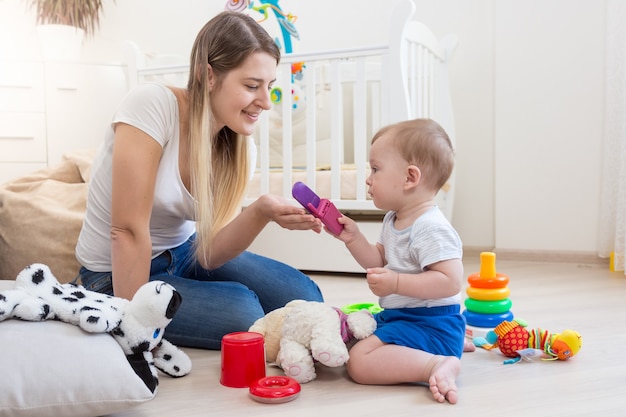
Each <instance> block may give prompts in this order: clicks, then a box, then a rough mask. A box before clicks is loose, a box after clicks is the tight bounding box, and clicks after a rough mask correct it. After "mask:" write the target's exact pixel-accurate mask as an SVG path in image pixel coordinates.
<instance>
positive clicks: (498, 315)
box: [463, 252, 513, 337]
mask: <svg viewBox="0 0 626 417" xmlns="http://www.w3.org/2000/svg"><path fill="white" fill-rule="evenodd" d="M467 282H468V284H469V287H467V289H466V293H467V295H468V297H469V298H467V299H465V302H464V304H465V308H466V310H465V311H463V316H465V320H466V322H467V324H468V325H469V326H475V327H478V328H483V329H486V330H485V332H486V331H487V330H489V329H493V328H494V327H496V326H497V325H498V324H500V323H502V322H503V321H505V320H512V319H513V313H512V312H511V306H512V304H513V303H512V301H511V299H510V298H509V295H510V294H511V289H510V288H509V287H508V284H509V277H508V276H507V275H505V274H500V273H497V272H496V254H495V253H493V252H482V253H481V254H480V272H477V273H474V274H471V275H470V276H469V277H468V278H467ZM467 333H468V334H467V336H470V337H473V336H475V335H474V334H472V329H471V328H468V332H467Z"/></svg>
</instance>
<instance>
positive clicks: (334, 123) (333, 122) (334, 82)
mask: <svg viewBox="0 0 626 417" xmlns="http://www.w3.org/2000/svg"><path fill="white" fill-rule="evenodd" d="M339 64H340V61H339V60H336V59H334V60H332V61H331V63H330V68H331V69H330V89H331V91H332V92H333V94H332V96H331V103H330V111H331V113H330V149H331V155H330V176H331V180H330V181H331V187H330V199H333V200H338V199H340V198H341V176H340V175H341V172H340V169H341V162H342V159H343V158H342V156H343V103H342V96H343V94H342V91H343V90H342V85H341V68H340V65H339Z"/></svg>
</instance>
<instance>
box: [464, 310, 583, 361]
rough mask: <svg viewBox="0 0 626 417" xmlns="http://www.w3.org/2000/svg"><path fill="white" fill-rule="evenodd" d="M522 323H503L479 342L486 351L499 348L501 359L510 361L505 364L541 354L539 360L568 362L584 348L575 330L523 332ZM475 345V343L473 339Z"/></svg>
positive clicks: (525, 325)
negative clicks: (502, 357) (505, 357)
mask: <svg viewBox="0 0 626 417" xmlns="http://www.w3.org/2000/svg"><path fill="white" fill-rule="evenodd" d="M526 327H527V324H526V322H525V321H524V320H521V319H515V320H513V321H504V322H502V323H500V324H499V325H497V326H496V328H495V329H493V331H490V332H488V333H487V337H486V339H485V340H484V341H482V343H475V344H477V345H478V346H479V347H482V348H484V349H487V350H491V349H494V348H496V347H497V348H499V349H500V352H502V354H503V355H504V356H507V357H509V358H513V359H510V360H507V361H504V363H505V364H509V363H515V362H519V361H520V360H521V359H522V358H530V357H533V356H536V353H537V352H539V353H540V354H543V357H542V358H541V359H542V360H557V359H558V360H562V361H564V360H567V359H569V358H571V357H572V356H574V355H576V354H577V353H578V351H579V350H580V348H581V347H582V345H583V340H582V336H581V335H580V333H578V332H577V331H575V330H570V329H568V330H564V331H562V332H561V333H550V332H549V331H548V330H545V329H530V330H528V329H526ZM475 342H476V340H475Z"/></svg>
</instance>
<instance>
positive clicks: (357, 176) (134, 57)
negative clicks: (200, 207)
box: [124, 0, 457, 272]
mask: <svg viewBox="0 0 626 417" xmlns="http://www.w3.org/2000/svg"><path fill="white" fill-rule="evenodd" d="M415 10H416V7H415V4H414V3H413V1H411V0H399V1H398V3H397V4H396V6H395V7H394V9H393V10H392V13H391V18H390V22H389V26H388V27H389V35H388V44H387V45H382V46H372V47H361V48H353V49H343V50H329V51H320V52H314V53H294V54H288V55H285V56H283V58H282V59H281V63H280V65H279V68H278V71H277V81H276V85H275V87H277V90H276V91H274V98H275V99H276V101H277V103H276V104H275V105H274V107H273V109H272V110H270V111H269V112H264V113H263V116H262V118H261V120H260V121H259V123H258V128H257V132H256V133H255V143H256V144H257V149H258V158H257V169H256V173H255V175H254V178H253V179H252V181H251V183H250V186H249V190H248V194H247V196H246V198H245V201H244V207H245V206H246V205H248V204H250V202H252V201H254V199H256V198H257V197H258V196H259V195H260V194H263V193H268V192H271V193H273V194H280V195H283V196H284V197H285V198H288V199H292V198H291V187H292V185H293V183H294V182H295V181H303V182H305V183H307V184H308V185H309V186H310V187H311V188H313V189H314V190H316V192H317V193H318V194H319V195H320V196H322V197H326V198H329V199H331V200H332V201H333V202H334V204H335V205H336V206H337V207H338V208H339V209H340V210H341V211H342V212H345V213H348V214H350V215H352V216H359V218H361V219H363V221H362V222H361V223H362V229H363V230H364V231H365V232H366V234H368V235H369V236H368V237H370V239H372V240H375V239H376V238H377V233H378V226H379V223H378V222H379V220H380V216H381V214H382V212H380V211H378V210H377V208H376V207H375V206H374V205H373V203H372V201H371V200H370V199H368V195H367V186H366V185H365V179H366V177H367V175H368V171H369V167H368V162H367V161H368V155H367V154H368V149H369V142H370V140H371V137H372V135H373V134H374V133H375V132H376V131H377V130H378V129H379V128H380V127H382V126H384V125H386V124H389V123H393V122H397V121H401V120H406V119H410V118H417V117H428V118H432V119H434V120H436V121H437V122H439V123H440V124H441V125H442V126H443V127H444V129H445V130H446V131H447V132H448V134H449V136H450V138H451V139H452V141H453V143H454V141H455V131H454V115H453V111H452V105H451V100H450V91H449V80H448V70H447V65H448V59H449V57H450V56H451V54H452V52H453V50H454V48H455V46H456V43H457V39H456V36H454V35H448V36H447V37H445V38H443V39H442V40H438V39H437V38H436V37H435V35H434V34H433V33H432V32H431V31H430V29H429V28H428V27H426V26H425V25H423V24H421V23H419V22H417V21H413V20H411V19H412V18H413V15H414V14H415ZM124 50H125V59H126V64H127V68H128V82H129V87H133V86H134V85H136V84H138V83H141V82H145V81H149V80H156V81H162V82H166V83H169V84H172V85H180V86H182V85H186V80H187V74H188V69H187V63H181V61H180V60H178V61H177V62H176V61H174V62H172V60H173V59H174V58H172V57H167V56H146V55H145V54H143V53H142V52H141V50H140V48H139V47H138V46H137V45H135V44H134V43H132V42H126V43H125V49H124ZM294 69H297V71H296V70H294ZM279 93H282V94H279ZM279 97H280V100H278V98H279ZM453 196H454V174H453V176H452V177H451V178H450V180H449V181H448V183H447V184H446V185H445V186H444V187H443V188H442V190H441V191H440V192H439V194H438V196H437V200H438V204H439V206H440V208H441V209H442V210H443V212H444V213H445V214H446V216H447V217H448V218H451V217H452V204H453ZM294 204H295V202H294ZM363 216H366V217H363ZM369 216H371V217H369ZM304 235H307V236H304ZM278 242H281V243H278ZM337 244H338V243H336V241H335V240H334V239H333V238H332V237H329V236H317V235H313V234H309V233H297V232H286V231H283V230H282V229H280V228H278V227H277V226H275V225H270V227H268V228H266V230H265V231H264V232H263V233H262V234H261V235H260V236H259V238H257V240H256V241H255V243H254V244H253V245H252V247H251V250H253V251H255V252H258V253H261V254H263V255H266V256H271V257H274V258H277V259H279V260H282V261H285V262H287V263H290V264H291V265H293V266H295V267H297V268H300V269H303V270H320V271H336V272H360V271H362V269H361V268H360V266H358V264H356V262H354V261H353V260H352V259H351V257H350V256H349V254H347V253H346V252H345V251H341V250H339V251H338V250H337V249H338V246H336V245H337ZM312 248H314V249H312ZM321 259H324V261H321Z"/></svg>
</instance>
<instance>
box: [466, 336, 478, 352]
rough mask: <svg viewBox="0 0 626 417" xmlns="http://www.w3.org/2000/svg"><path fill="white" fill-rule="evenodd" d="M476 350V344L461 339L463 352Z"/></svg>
mask: <svg viewBox="0 0 626 417" xmlns="http://www.w3.org/2000/svg"><path fill="white" fill-rule="evenodd" d="M475 350H476V345H475V344H474V342H472V341H471V340H467V339H463V352H473V351H475Z"/></svg>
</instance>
